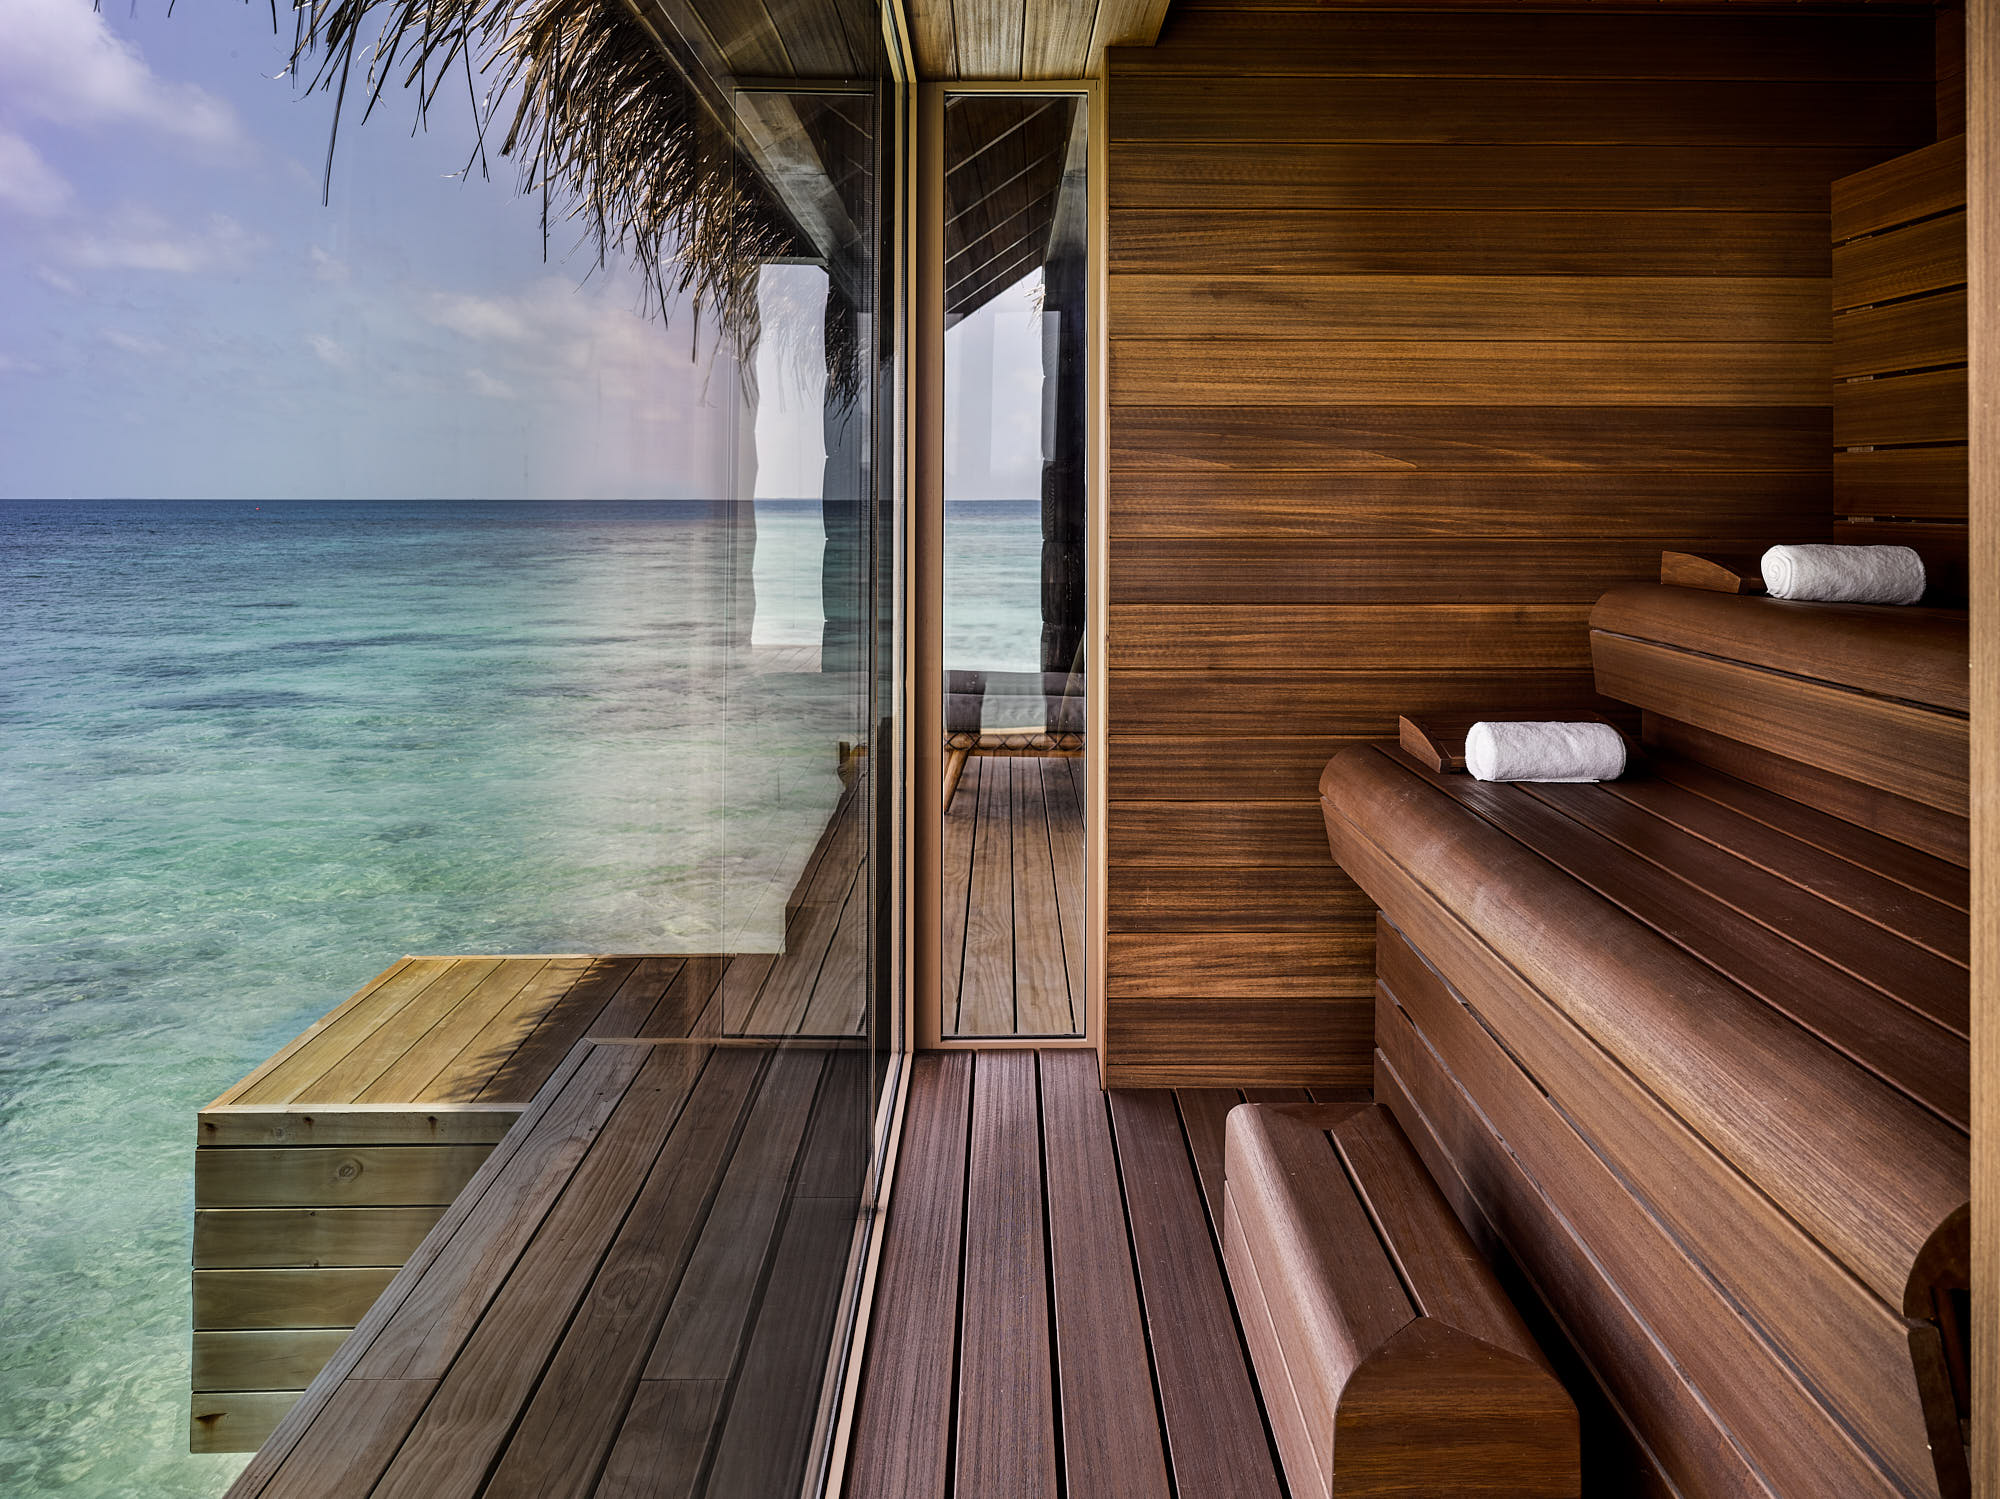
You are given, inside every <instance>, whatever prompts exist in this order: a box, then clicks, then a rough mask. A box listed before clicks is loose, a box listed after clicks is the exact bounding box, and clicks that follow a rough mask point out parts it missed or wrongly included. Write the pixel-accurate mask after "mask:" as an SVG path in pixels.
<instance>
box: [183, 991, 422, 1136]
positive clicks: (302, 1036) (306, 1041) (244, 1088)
mask: <svg viewBox="0 0 2000 1499" xmlns="http://www.w3.org/2000/svg"><path fill="white" fill-rule="evenodd" d="M450 962H451V959H449V958H411V957H402V958H398V959H397V960H396V961H395V962H393V963H391V964H390V965H389V966H388V967H387V968H385V969H383V970H382V971H381V972H380V973H378V974H376V975H375V977H373V978H372V979H370V980H369V981H368V982H367V983H365V984H363V985H362V986H361V987H360V988H359V989H356V990H355V991H354V992H353V993H352V994H350V995H348V996H347V998H345V999H343V1000H342V1001H341V1002H340V1003H339V1004H337V1005H335V1006H334V1007H333V1008H332V1009H331V1010H328V1011H327V1012H326V1013H325V1014H324V1015H322V1016H320V1017H319V1019H317V1020H315V1021H314V1022H313V1023H312V1024H311V1025H309V1026H307V1027H306V1028H305V1029H304V1030H302V1031H300V1032H299V1033H298V1034H297V1035H296V1036H294V1037H292V1039H291V1040H289V1041H287V1042H286V1043H285V1044H284V1045H283V1046H281V1047H279V1048H278V1050H276V1051H274V1052H272V1053H271V1055H269V1056H268V1057H266V1058H264V1060H263V1061H261V1062H259V1063H258V1064H257V1065H256V1066H255V1067H254V1068H252V1069H251V1070H250V1071H249V1072H248V1073H246V1074H245V1075H244V1076H243V1077H242V1078H240V1079H238V1080H237V1082H235V1083H234V1084H233V1085H231V1087H230V1088H229V1090H228V1091H227V1092H225V1093H224V1094H222V1096H221V1097H219V1098H217V1099H215V1100H214V1102H213V1103H211V1104H210V1105H209V1107H211V1108H213V1107H215V1106H216V1105H220V1104H237V1103H241V1102H243V1098H244V1095H245V1094H246V1093H247V1092H248V1091H249V1090H250V1089H252V1088H254V1087H256V1086H257V1084H259V1083H261V1082H262V1081H263V1080H264V1079H265V1078H266V1077H269V1076H270V1075H271V1073H272V1072H274V1071H276V1070H277V1069H278V1068H279V1067H281V1066H283V1065H284V1064H285V1063H286V1062H288V1061H290V1060H291V1059H292V1058H293V1057H295V1056H297V1055H298V1054H299V1053H300V1052H301V1051H304V1050H305V1049H306V1048H307V1047H309V1046H312V1045H314V1044H315V1043H316V1042H317V1041H318V1040H319V1038H320V1034H321V1032H323V1031H325V1030H326V1028H327V1027H328V1026H330V1025H332V1024H333V1023H334V1022H335V1021H337V1020H339V1019H340V1018H341V1017H342V1016H344V1015H346V1014H347V1013H348V1012H349V1011H350V1010H353V1009H355V1008H357V1007H358V1006H360V1005H362V1004H365V1003H366V1002H367V1000H368V998H369V996H370V995H372V994H374V993H375V992H376V991H377V990H379V989H381V987H382V986H383V985H384V984H387V983H389V982H391V981H392V980H395V979H397V978H398V977H400V976H403V975H405V974H407V972H408V970H409V968H410V966H411V965H412V964H417V965H420V966H421V967H423V968H427V969H429V970H430V972H431V973H432V975H433V976H435V975H436V974H438V973H442V972H443V971H444V969H445V967H446V966H447V965H448V964H449V963H450ZM425 982H426V983H428V982H429V980H428V979H426V980H425Z"/></svg>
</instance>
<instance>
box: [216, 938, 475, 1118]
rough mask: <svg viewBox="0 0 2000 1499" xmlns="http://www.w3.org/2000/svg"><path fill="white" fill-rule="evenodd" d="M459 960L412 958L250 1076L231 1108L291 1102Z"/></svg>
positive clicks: (236, 1095)
mask: <svg viewBox="0 0 2000 1499" xmlns="http://www.w3.org/2000/svg"><path fill="white" fill-rule="evenodd" d="M460 961H461V960H460V959H457V958H412V959H411V960H410V961H409V962H408V963H407V964H406V965H405V966H404V967H402V968H401V969H399V970H398V971H397V972H396V973H395V975H394V976H393V977H391V978H390V979H388V980H387V981H386V982H384V983H381V984H377V985H374V986H372V987H371V988H369V989H368V990H366V991H364V992H363V993H362V994H360V995H358V996H356V998H355V999H353V1000H350V1001H348V1002H347V1003H346V1004H344V1005H342V1006H341V1007H340V1008H339V1009H338V1010H336V1011H335V1012H334V1013H333V1014H332V1015H330V1016H328V1017H327V1019H326V1020H325V1021H324V1022H322V1023H321V1024H320V1025H319V1026H318V1027H317V1028H316V1029H315V1030H313V1031H311V1032H309V1033H308V1036H307V1039H306V1041H305V1044H304V1045H302V1046H300V1047H299V1048H298V1049H297V1050H296V1051H292V1052H291V1053H290V1054H289V1055H287V1056H285V1057H284V1058H283V1060H281V1061H280V1062H279V1063H278V1064H277V1065H276V1066H275V1067H272V1068H271V1069H270V1070H269V1071H268V1072H265V1073H263V1075H262V1076H261V1077H259V1076H256V1075H254V1074H253V1075H252V1077H251V1078H250V1079H249V1081H247V1082H246V1083H245V1084H243V1085H241V1086H240V1087H238V1088H237V1089H236V1090H235V1095H234V1096H233V1097H232V1098H230V1100H229V1101H230V1102H231V1103H246V1104H247V1103H262V1104H271V1103H290V1102H291V1101H292V1100H293V1099H294V1098H297V1097H298V1096H299V1094H300V1093H301V1092H302V1091H303V1090H304V1089H305V1088H306V1087H307V1086H309V1085H310V1084H311V1083H312V1081H313V1080H314V1079H315V1078H317V1077H319V1076H320V1075H321V1074H322V1073H324V1072H325V1071H326V1070H327V1069H328V1068H329V1067H332V1066H334V1065H336V1064H337V1063H338V1062H339V1060H340V1059H341V1058H342V1057H344V1056H346V1055H347V1053H348V1052H350V1051H352V1050H353V1049H354V1048H355V1047H356V1046H357V1045H359V1044H360V1043H361V1042H362V1041H364V1040H366V1039H367V1038H368V1037H369V1036H371V1035H373V1034H374V1033H375V1032H376V1030H378V1029H379V1028H380V1027H381V1026H383V1025H385V1024H387V1023H388V1021H389V1019H390V1018H391V1017H392V1016H394V1015H395V1014H396V1013H397V1012H399V1011H400V1010H401V1009H402V1008H403V1007H404V1006H405V1005H407V1004H409V1003H410V1002H411V1001H412V1000H414V999H415V998H416V997H417V996H418V995H420V994H422V993H423V992H424V990H426V989H428V988H429V987H430V986H431V985H432V984H433V983H435V982H437V981H438V980H439V979H441V978H443V977H444V976H445V975H446V974H448V973H450V972H451V970H452V969H453V968H454V967H455V966H456V965H457V964H458V963H459V962H460Z"/></svg>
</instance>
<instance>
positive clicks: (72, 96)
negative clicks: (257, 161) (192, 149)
mask: <svg viewBox="0 0 2000 1499" xmlns="http://www.w3.org/2000/svg"><path fill="white" fill-rule="evenodd" d="M0 35H4V36H5V37H6V38H7V43H6V45H5V46H4V47H0V100H4V101H5V103H6V107H7V109H8V111H9V112H10V113H13V114H17V115H19V114H25V115H29V116H33V117H36V118H40V119H44V120H49V121H52V122H53V123H55V124H58V125H145V126H149V127H151V128H152V129H154V130H158V131H161V132H163V133H165V134H167V135H171V136H175V137H177V138H179V139H181V140H184V141H187V142H190V143H192V144H195V145H199V146H207V147H219V146H232V145H239V144H242V143H243V142H244V141H245V139H246V137H245V136H244V133H243V129H242V126H241V125H240V124H239V122H238V121H237V118H236V115H235V112H234V111H232V110H231V109H230V107H229V106H228V105H227V104H225V103H224V102H223V101H222V100H220V99H218V98H216V97H215V96H214V95H213V94H211V93H209V92H208V91H207V90H206V89H202V88H198V87H196V86H195V85H193V84H191V83H172V82H169V81H167V80H165V79H163V78H161V77H159V76H158V75H157V74H156V73H154V72H153V70H152V69H151V68H149V67H148V66H146V61H145V59H144V58H143V57H141V56H140V55H139V51H138V49H137V48H136V47H134V46H133V45H132V44H131V43H129V42H127V41H125V40H124V39H123V38H121V37H119V36H117V35H115V34H114V33H113V32H112V30H111V28H110V27H109V26H108V25H107V24H106V23H105V20H104V17H103V16H102V15H101V14H99V13H98V12H97V11H96V10H95V9H94V8H93V7H92V5H91V0H0Z"/></svg>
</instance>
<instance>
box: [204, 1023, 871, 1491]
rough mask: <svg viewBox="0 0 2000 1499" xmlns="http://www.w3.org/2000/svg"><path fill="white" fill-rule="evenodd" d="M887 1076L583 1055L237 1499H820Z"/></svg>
mask: <svg viewBox="0 0 2000 1499" xmlns="http://www.w3.org/2000/svg"><path fill="white" fill-rule="evenodd" d="M870 1065H871V1056H870V1054H869V1052H867V1051H866V1050H864V1049H862V1048H860V1047H858V1046H854V1045H851V1044H839V1043H833V1044H829V1043H806V1044H797V1043H790V1044H785V1045H765V1044H748V1045H746V1044H741V1043H736V1044H728V1043H725V1044H720V1045H716V1044H709V1043H707V1042H705V1041H703V1040H701V1039H698V1038H697V1039H685V1038H683V1039H677V1040H655V1041H630V1040H626V1041H617V1040H586V1041H584V1042H581V1043H580V1044H578V1045H577V1046H576V1047H575V1048H574V1049H573V1050H572V1051H571V1052H570V1053H569V1054H568V1056H567V1058H566V1059H565V1060H564V1061H563V1062H562V1064H561V1065H560V1066H559V1067H558V1068H557V1069H556V1071H555V1072H554V1073H553V1075H552V1076H551V1077H550V1079H549V1080H548V1082H547V1083H546V1084H545V1085H544V1086H543V1087H542V1089H541V1090H540V1092H539V1093H538V1094H537V1095H536V1097H535V1099H534V1101H533V1103H532V1104H531V1105H530V1106H529V1108H528V1110H527V1111H526V1112H525V1113H524V1115H523V1116H522V1118H521V1120H520V1122H519V1124H518V1125H517V1126H516V1127H515V1128H514V1129H513V1130H511V1131H510V1132H509V1133H508V1134H507V1136H506V1138H505V1139H504V1140H503V1141H502V1142H501V1143H500V1144H499V1146H498V1147H497V1148H495V1149H494V1150H493V1152H492V1154H491V1155H490V1156H489V1157H488V1159H487V1160H486V1161H485V1162H484V1163H483V1164H482V1165H481V1167H480V1168H479V1170H478V1171H477V1172H476V1173H475V1174H474V1175H473V1177H472V1179H471V1181H470V1182H469V1183H468V1184H467V1185H466V1186H465V1187H464V1189H463V1190H462V1191H460V1192H459V1193H458V1194H457V1195H456V1196H455V1198H454V1199H453V1201H452V1203H451V1205H450V1207H449V1208H448V1209H447V1210H446V1212H445V1214H444V1215H443V1217H442V1218H441V1219H440V1220H439V1221H438V1223H437V1225H436V1226H435V1227H434V1228H433V1229H432V1230H431V1232H430V1233H429V1234H428V1235H427V1236H426V1237H425V1238H424V1240H423V1242H422V1244H421V1245H420V1246H418V1248H417V1249H416V1251H415V1253H414V1254H413V1256H412V1257H411V1258H410V1260H409V1263H408V1264H406V1265H405V1266H404V1267H403V1269H402V1270H401V1271H400V1272H398V1273H396V1274H395V1276H394V1278H393V1279H392V1280H391V1281H390V1282H389V1283H388V1286H387V1289H386V1290H385V1291H384V1293H383V1294H382V1296H381V1297H380V1299H379V1300H377V1301H376V1302H375V1303H374V1305H373V1306H372V1307H371V1308H370V1309H369V1311H368V1313H367V1316H366V1317H365V1318H364V1319H363V1320H362V1322H361V1325H360V1326H359V1327H358V1328H356V1329H355V1331H354V1333H353V1335H352V1336H351V1337H349V1338H348V1339H347V1340H346V1341H345V1342H344V1343H342V1345H341V1346H340V1349H339V1351H338V1353H337V1354H336V1355H335V1356H334V1359H333V1361H332V1362H331V1363H330V1364H328V1365H327V1367H326V1368H325V1369H323V1370H322V1371H321V1372H320V1374H319V1376H318V1378H317V1379H316V1380H315V1381H314V1383H313V1384H312V1386H311V1387H310V1388H309V1389H308V1390H307V1392H306V1394H305V1395H304V1396H303V1397H302V1398H301V1399H300V1400H299V1401H298V1402H297V1404H296V1405H295V1406H294V1408H293V1409H292V1410H291V1413H290V1414H289V1415H288V1416H286V1418H285V1419H284V1421H283V1422H282V1423H281V1424H280V1425H279V1427H278V1429H277V1431H276V1432H275V1433H274V1434H273V1435H272V1437H271V1439H270V1441H268V1442H267V1443H266V1444H265V1445H264V1446H263V1448H262V1449H261V1450H260V1451H259V1453H258V1455H257V1456H256V1457H255V1458H254V1459H252V1461H251V1463H250V1465H249V1466H248V1467H247V1468H246V1469H245V1470H244V1472H243V1474H242V1476H241V1477H240V1478H239V1479H238V1481H237V1483H236V1484H235V1486H234V1487H233V1488H232V1489H231V1490H230V1491H229V1492H230V1495H231V1499H255V1496H277V1495H284V1496H287V1499H301V1496H324V1499H334V1496H352V1499H361V1496H384V1499H386V1496H391V1495H402V1496H420V1499H475V1496H502V1495H507V1496H530V1495H532V1496H572V1499H584V1496H589V1495H600V1494H601V1495H613V1494H617V1495H634V1494H648V1495H662V1496H665V1495H672V1496H676V1499H679V1496H687V1499H693V1496H698V1495H711V1496H732V1499H733V1496H743V1499H753V1496H758V1499H761V1496H767V1495H779V1494H787V1493H796V1492H798V1491H799V1488H800V1484H801V1480H802V1479H803V1476H804V1473H805V1469H806V1465H807V1462H808V1458H809V1455H810V1453H811V1450H812V1447H813V1438H814V1432H815V1422H816V1419H817V1416H818V1411H819V1395H820V1390H821V1386H822V1382H823V1379H824V1376H825V1372H826V1369H827V1367H828V1359H829V1352H830V1349H831V1347H832V1343H833V1335H834V1332H835V1322H836V1320H837V1315H838V1308H839V1305H840V1300H841V1291H842V1287H843V1286H844V1284H845V1281H846V1275H847V1270H848V1266H849V1259H850V1252H851V1247H852V1244H853V1242H854V1236H855V1227H856V1223H857V1221H858V1208H859V1197H860V1188H861V1179H862V1170H863V1162H864V1158H865V1153H866V1152H865V1145H864V1141H865V1139H866V1119H867V1117H868V1097H869V1086H868V1083H869V1073H868V1069H869V1067H870Z"/></svg>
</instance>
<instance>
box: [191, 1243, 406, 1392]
mask: <svg viewBox="0 0 2000 1499" xmlns="http://www.w3.org/2000/svg"><path fill="white" fill-rule="evenodd" d="M443 1213H444V1208H443V1206H442V1205H432V1206H422V1207H400V1208H201V1209H198V1210H197V1211H196V1213H195V1215H194V1265H195V1268H196V1269H197V1270H277V1269H310V1268H313V1267H317V1266H339V1265H348V1266H354V1265H391V1266H393V1265H400V1264H402V1263H403V1261H405V1260H407V1259H408V1258H409V1257H410V1254H411V1252H412V1251H413V1250H414V1249H415V1248H416V1247H417V1245H418V1244H420V1243H422V1242H423V1237H424V1235H425V1234H427V1233H429V1232H430V1231H431V1226H432V1225H433V1224H435V1223H436V1222H437V1221H438V1219H439V1218H440V1217H441V1216H443ZM265 1388H268V1386H267V1387H265Z"/></svg>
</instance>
